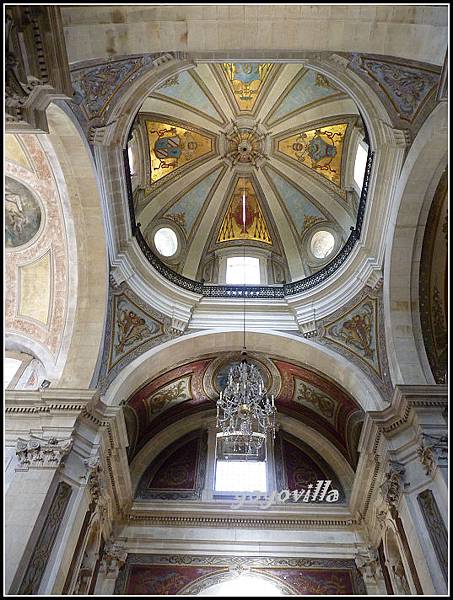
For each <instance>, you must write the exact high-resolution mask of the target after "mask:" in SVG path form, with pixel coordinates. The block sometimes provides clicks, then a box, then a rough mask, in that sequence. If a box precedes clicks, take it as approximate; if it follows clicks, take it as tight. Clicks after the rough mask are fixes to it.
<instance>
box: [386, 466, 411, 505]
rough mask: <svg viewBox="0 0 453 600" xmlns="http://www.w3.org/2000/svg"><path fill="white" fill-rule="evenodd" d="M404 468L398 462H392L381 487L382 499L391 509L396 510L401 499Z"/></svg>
mask: <svg viewBox="0 0 453 600" xmlns="http://www.w3.org/2000/svg"><path fill="white" fill-rule="evenodd" d="M405 472H406V470H405V468H404V466H403V465H402V464H401V463H399V462H396V461H390V463H389V469H388V471H387V472H386V474H385V476H384V481H383V483H382V484H381V486H380V490H381V494H382V498H383V500H384V502H385V504H386V505H387V507H388V508H389V509H396V508H397V507H398V504H399V501H400V499H401V492H402V490H403V481H404V474H405Z"/></svg>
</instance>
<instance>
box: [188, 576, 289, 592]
mask: <svg viewBox="0 0 453 600" xmlns="http://www.w3.org/2000/svg"><path fill="white" fill-rule="evenodd" d="M198 596H227V597H228V596H255V597H262V596H283V592H282V591H281V590H280V589H279V588H278V587H277V586H276V584H275V583H273V582H272V581H268V580H266V579H264V577H256V576H254V575H247V574H242V575H239V576H237V577H233V578H231V579H229V580H227V581H221V582H220V583H216V584H214V585H211V586H209V587H208V588H206V589H204V590H202V591H201V592H199V593H198Z"/></svg>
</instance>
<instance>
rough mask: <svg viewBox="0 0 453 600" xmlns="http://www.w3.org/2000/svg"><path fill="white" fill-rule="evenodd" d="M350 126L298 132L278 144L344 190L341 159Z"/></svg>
mask: <svg viewBox="0 0 453 600" xmlns="http://www.w3.org/2000/svg"><path fill="white" fill-rule="evenodd" d="M347 127H348V125H347V123H339V124H338V125H329V126H328V127H317V128H316V129H309V130H306V131H298V132H297V133H295V134H293V135H290V136H289V137H287V138H284V139H282V140H280V141H279V142H278V151H279V152H282V153H283V154H285V155H286V156H289V157H290V158H292V159H293V160H297V161H298V162H300V163H302V164H303V165H305V166H306V167H309V168H310V169H313V170H314V171H316V172H317V173H319V174H320V175H322V176H323V177H326V178H327V179H329V181H332V183H335V184H336V185H338V186H339V187H341V157H342V154H343V142H344V138H345V135H346V129H347Z"/></svg>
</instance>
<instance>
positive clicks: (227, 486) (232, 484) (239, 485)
mask: <svg viewBox="0 0 453 600" xmlns="http://www.w3.org/2000/svg"><path fill="white" fill-rule="evenodd" d="M215 490H216V492H266V491H267V483H266V461H256V460H231V461H230V460H218V461H217V463H216V473H215Z"/></svg>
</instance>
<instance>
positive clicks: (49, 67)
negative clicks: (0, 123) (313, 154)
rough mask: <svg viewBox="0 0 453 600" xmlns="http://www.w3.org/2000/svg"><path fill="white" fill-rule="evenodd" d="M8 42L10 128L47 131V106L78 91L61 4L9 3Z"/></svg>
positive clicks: (8, 111)
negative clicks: (72, 77) (70, 70)
mask: <svg viewBox="0 0 453 600" xmlns="http://www.w3.org/2000/svg"><path fill="white" fill-rule="evenodd" d="M5 43H6V60H5V67H6V68H5V108H6V130H7V131H15V132H18V131H24V132H30V133H31V132H33V133H43V132H44V133H47V132H48V127H47V118H46V108H47V106H48V105H49V104H50V102H52V100H55V99H57V98H71V96H72V94H73V90H72V86H71V80H70V75H69V64H68V57H67V54H66V47H65V38H64V31H63V23H62V20H61V13H60V7H59V6H38V5H36V4H34V5H31V6H24V5H22V6H12V5H9V6H7V7H5Z"/></svg>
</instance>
